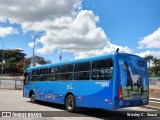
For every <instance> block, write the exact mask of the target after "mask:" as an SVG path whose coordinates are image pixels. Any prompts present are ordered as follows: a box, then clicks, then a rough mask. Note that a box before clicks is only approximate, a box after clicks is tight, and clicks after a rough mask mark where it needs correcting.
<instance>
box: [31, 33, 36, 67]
mask: <svg viewBox="0 0 160 120" xmlns="http://www.w3.org/2000/svg"><path fill="white" fill-rule="evenodd" d="M33 40H34V42H33V58H32V65H33V66H35V60H34V50H35V42H36V39H35V36H33Z"/></svg>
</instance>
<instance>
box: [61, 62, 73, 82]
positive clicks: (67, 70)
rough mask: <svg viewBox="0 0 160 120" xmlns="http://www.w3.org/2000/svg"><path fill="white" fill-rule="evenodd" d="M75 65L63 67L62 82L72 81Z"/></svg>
mask: <svg viewBox="0 0 160 120" xmlns="http://www.w3.org/2000/svg"><path fill="white" fill-rule="evenodd" d="M72 73H73V65H63V66H61V70H60V80H72Z"/></svg>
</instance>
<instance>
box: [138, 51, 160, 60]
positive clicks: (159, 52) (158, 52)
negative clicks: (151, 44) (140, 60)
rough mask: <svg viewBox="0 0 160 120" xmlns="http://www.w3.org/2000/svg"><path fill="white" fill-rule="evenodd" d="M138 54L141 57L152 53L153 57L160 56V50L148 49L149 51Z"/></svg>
mask: <svg viewBox="0 0 160 120" xmlns="http://www.w3.org/2000/svg"><path fill="white" fill-rule="evenodd" d="M136 55H139V56H141V57H145V56H147V55H152V56H153V57H158V58H160V51H150V50H147V51H144V52H140V53H136Z"/></svg>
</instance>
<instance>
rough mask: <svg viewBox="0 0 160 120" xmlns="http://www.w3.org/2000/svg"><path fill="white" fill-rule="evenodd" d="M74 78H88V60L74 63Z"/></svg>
mask: <svg viewBox="0 0 160 120" xmlns="http://www.w3.org/2000/svg"><path fill="white" fill-rule="evenodd" d="M74 80H90V62H85V63H78V64H76V65H75V71H74Z"/></svg>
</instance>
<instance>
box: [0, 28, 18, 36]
mask: <svg viewBox="0 0 160 120" xmlns="http://www.w3.org/2000/svg"><path fill="white" fill-rule="evenodd" d="M17 33H18V30H17V29H14V28H12V27H0V36H1V37H5V36H6V35H9V34H17Z"/></svg>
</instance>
